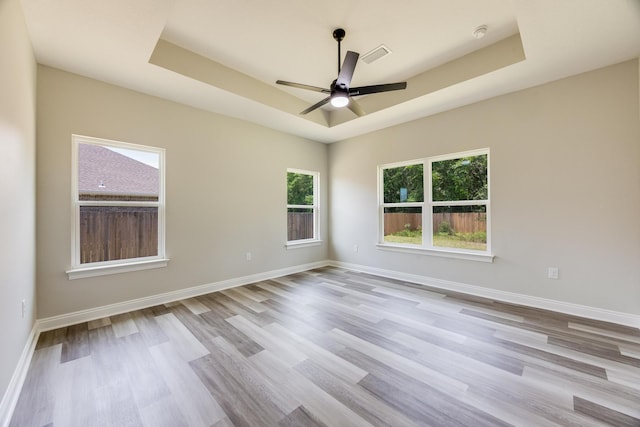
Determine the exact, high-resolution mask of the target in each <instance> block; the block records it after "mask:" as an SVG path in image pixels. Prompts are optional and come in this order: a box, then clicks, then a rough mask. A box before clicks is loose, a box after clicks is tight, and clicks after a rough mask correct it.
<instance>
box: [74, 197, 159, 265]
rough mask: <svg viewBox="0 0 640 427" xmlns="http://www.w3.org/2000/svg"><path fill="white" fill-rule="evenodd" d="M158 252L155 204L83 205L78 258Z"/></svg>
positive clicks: (94, 259)
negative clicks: (146, 205) (145, 205)
mask: <svg viewBox="0 0 640 427" xmlns="http://www.w3.org/2000/svg"><path fill="white" fill-rule="evenodd" d="M157 254H158V208H156V207H129V206H126V207H124V206H108V207H107V206H82V207H81V208H80V262H81V263H82V264H84V263H88V262H100V261H112V260H117V259H128V258H138V257H146V256H154V255H157Z"/></svg>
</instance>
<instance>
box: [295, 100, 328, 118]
mask: <svg viewBox="0 0 640 427" xmlns="http://www.w3.org/2000/svg"><path fill="white" fill-rule="evenodd" d="M329 101H331V97H330V96H327V97H326V98H325V99H323V100H322V101H320V102H316V103H315V104H313V105H312V106H311V107H309V108H307V109H306V110H304V111H301V112H300V114H307V113H310V112H312V111H313V110H316V109H318V108H320V107H322V106H323V105H325V104H327V103H328V102H329Z"/></svg>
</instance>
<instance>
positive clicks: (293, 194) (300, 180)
mask: <svg viewBox="0 0 640 427" xmlns="http://www.w3.org/2000/svg"><path fill="white" fill-rule="evenodd" d="M287 204H288V205H313V175H308V174H304V173H295V172H287Z"/></svg>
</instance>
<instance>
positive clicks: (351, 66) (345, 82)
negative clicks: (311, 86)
mask: <svg viewBox="0 0 640 427" xmlns="http://www.w3.org/2000/svg"><path fill="white" fill-rule="evenodd" d="M359 57H360V54H359V53H358V52H352V51H350V50H349V51H347V55H346V56H345V57H344V62H343V63H342V68H341V69H340V74H338V79H337V80H336V86H342V87H349V85H350V84H351V79H352V78H353V72H354V71H355V69H356V63H357V62H358V58H359Z"/></svg>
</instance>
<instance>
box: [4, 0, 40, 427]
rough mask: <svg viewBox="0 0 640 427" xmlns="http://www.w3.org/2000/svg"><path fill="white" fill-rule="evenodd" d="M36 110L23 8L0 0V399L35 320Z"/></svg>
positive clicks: (33, 65) (32, 64)
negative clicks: (23, 306) (22, 302)
mask: <svg viewBox="0 0 640 427" xmlns="http://www.w3.org/2000/svg"><path fill="white" fill-rule="evenodd" d="M35 113H36V63H35V59H34V57H33V51H32V49H31V43H30V41H29V38H28V34H27V29H26V25H25V22H24V17H23V15H22V8H21V7H20V3H19V1H18V0H4V1H0V337H2V338H1V342H2V350H0V400H1V399H2V396H4V394H5V390H6V389H7V386H8V385H9V382H10V380H11V376H12V375H13V372H14V369H15V367H16V364H17V362H18V359H19V358H20V354H21V353H22V349H23V348H24V346H25V344H26V342H27V338H28V336H29V333H30V331H31V329H32V326H33V324H34V321H35V307H34V303H35V174H36V172H35ZM23 299H24V300H25V302H26V305H27V311H26V313H25V316H24V318H23V317H22V309H21V301H22V300H23ZM0 412H1V411H0ZM0 415H1V414H0Z"/></svg>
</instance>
